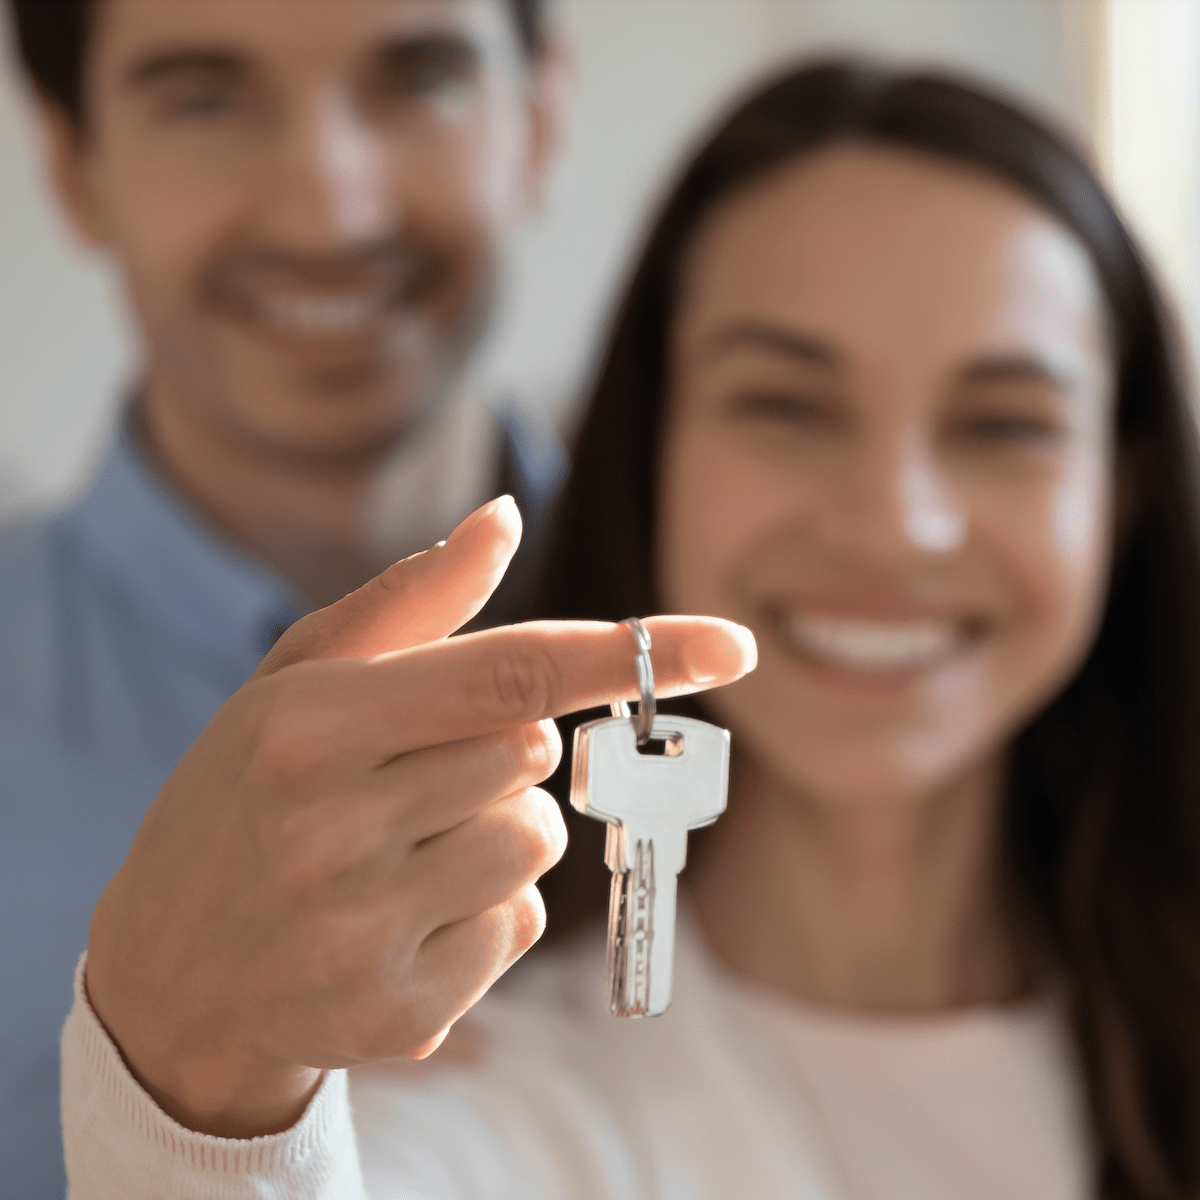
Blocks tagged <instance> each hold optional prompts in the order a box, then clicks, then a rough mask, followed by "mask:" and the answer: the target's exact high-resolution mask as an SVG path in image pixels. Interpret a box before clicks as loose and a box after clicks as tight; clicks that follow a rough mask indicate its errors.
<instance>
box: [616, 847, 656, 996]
mask: <svg viewBox="0 0 1200 1200" xmlns="http://www.w3.org/2000/svg"><path fill="white" fill-rule="evenodd" d="M622 833H623V831H615V836H614V828H613V827H612V826H610V827H609V836H608V840H607V842H606V847H605V858H606V860H609V863H610V865H612V863H613V862H616V863H617V864H620V863H621V861H622V859H623V858H624V854H623V851H624V849H625V847H624V845H623V839H622V837H621V834H622ZM653 944H654V843H653V842H643V841H641V840H639V841H638V843H637V845H636V847H635V848H634V853H633V865H632V868H631V869H630V870H628V871H625V870H614V871H613V877H612V887H611V890H610V891H609V904H608V983H609V1011H610V1012H611V1013H612V1014H613V1016H617V1017H644V1016H646V1015H647V1013H649V1011H650V961H651V948H652V946H653Z"/></svg>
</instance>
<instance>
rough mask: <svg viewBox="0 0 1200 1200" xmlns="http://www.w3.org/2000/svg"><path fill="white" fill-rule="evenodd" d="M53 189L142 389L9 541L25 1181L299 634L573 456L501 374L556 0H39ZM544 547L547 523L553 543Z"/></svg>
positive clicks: (46, 1161)
mask: <svg viewBox="0 0 1200 1200" xmlns="http://www.w3.org/2000/svg"><path fill="white" fill-rule="evenodd" d="M13 10H14V14H15V17H16V26H17V32H18V39H19V45H20V48H21V53H22V57H23V60H24V64H25V66H26V68H27V70H28V72H29V74H30V76H31V78H32V81H33V84H34V87H35V92H36V95H37V98H38V108H39V111H40V114H41V119H42V123H43V125H44V131H45V138H46V144H47V147H48V155H49V162H50V167H51V173H52V177H53V179H54V182H55V184H56V186H57V190H58V192H59V195H60V196H61V198H62V200H63V202H64V205H65V207H66V209H67V211H68V213H69V215H70V217H71V219H72V221H73V224H74V225H75V227H76V228H77V229H78V230H79V232H80V233H81V234H82V235H83V236H84V238H85V239H87V240H88V241H89V242H91V243H92V244H94V245H96V246H98V247H100V248H102V249H104V250H105V251H107V252H108V253H109V254H110V255H111V256H112V258H113V259H114V260H115V262H116V264H117V266H118V267H119V269H120V272H121V275H122V277H123V280H124V284H125V289H126V292H127V296H128V300H129V304H130V307H131V309H132V311H133V313H134V315H135V318H136V321H137V324H138V327H139V330H140V334H141V345H142V361H141V366H140V372H139V375H138V379H137V386H136V390H135V392H134V394H133V398H132V400H131V403H130V404H129V406H128V408H127V410H126V412H125V413H124V415H123V417H122V422H121V427H120V430H119V432H118V434H117V437H116V440H115V443H114V445H113V448H112V450H111V451H110V453H109V454H108V457H107V459H106V461H105V462H104V464H103V466H102V468H101V470H100V472H99V474H98V476H97V478H96V480H95V481H94V483H93V485H92V486H91V488H90V490H89V491H88V492H87V494H86V495H85V496H84V497H83V499H82V500H81V501H80V502H79V503H78V504H76V505H75V506H74V507H73V508H72V509H70V510H69V511H67V512H65V513H63V514H61V515H60V516H57V517H55V518H54V519H52V520H49V521H47V522H45V523H42V524H39V525H36V526H34V527H31V528H27V529H25V530H23V531H21V532H19V533H17V534H15V535H12V536H10V537H8V538H7V539H6V540H5V541H4V542H0V616H2V617H3V620H2V622H0V664H2V665H0V956H2V960H3V967H2V968H0V1129H2V1131H3V1132H2V1133H0V1179H3V1181H4V1187H3V1190H4V1194H5V1195H6V1196H9V1197H14V1198H17V1197H26V1196H28V1197H38V1198H39V1200H43V1198H44V1197H47V1196H51V1195H54V1194H61V1192H62V1186H63V1184H62V1180H63V1174H62V1165H61V1161H62V1160H61V1152H60V1149H59V1132H58V1098H57V1074H58V1062H57V1058H58V1056H57V1044H58V1033H59V1029H60V1027H61V1023H62V1019H63V1017H64V1015H65V1013H66V1009H67V1007H68V1005H69V995H70V979H71V971H72V968H73V965H74V962H75V959H76V957H77V955H78V953H79V951H80V950H81V949H82V947H83V946H84V945H85V943H86V941H87V931H88V919H89V916H90V914H91V910H92V907H93V905H94V904H95V902H96V899H97V897H98V896H99V894H100V892H101V890H102V888H103V886H104V884H105V882H106V881H107V879H108V878H109V876H110V875H112V873H113V872H114V870H115V869H116V868H117V866H118V865H119V864H120V862H121V860H122V858H123V857H124V855H125V853H126V850H127V849H128V846H129V842H130V840H131V838H132V836H133V833H134V831H135V830H136V828H137V826H138V823H139V821H140V820H141V818H142V816H143V814H144V813H145V811H146V808H147V806H148V805H149V803H150V801H151V800H152V798H153V797H154V795H155V793H156V791H157V790H158V788H159V787H160V786H161V784H162V782H163V781H164V780H165V779H166V778H167V776H168V775H169V774H170V772H171V771H172V769H173V768H174V766H175V764H176V763H177V762H178V760H179V759H180V757H181V755H182V754H183V753H184V751H185V749H186V748H187V746H188V745H189V744H190V743H191V742H192V741H193V740H194V739H195V738H196V736H197V735H198V734H199V733H200V731H201V730H202V729H203V728H204V727H205V725H206V724H207V723H208V721H209V720H210V718H211V717H212V715H213V713H214V712H215V711H216V710H217V709H218V708H219V707H220V705H221V704H222V703H223V702H224V701H225V700H226V698H227V697H228V696H230V695H231V694H232V693H233V692H234V691H235V690H237V689H238V688H239V687H240V686H241V684H242V683H243V681H244V680H245V679H246V677H247V676H248V675H249V674H250V673H251V672H252V671H253V670H254V668H255V667H256V665H257V663H258V661H259V659H260V658H261V657H262V655H263V654H264V653H265V652H266V651H267V650H268V649H269V648H270V646H271V645H272V643H273V642H274V640H275V639H276V638H277V637H278V636H279V634H280V632H281V631H282V630H283V629H285V628H286V627H287V626H288V625H289V624H290V623H291V622H292V621H294V620H295V619H296V618H298V617H299V616H301V615H302V614H304V613H306V612H308V611H310V610H311V609H312V608H313V607H314V606H318V605H323V604H327V603H328V602H330V601H331V600H334V599H336V598H338V597H340V596H342V595H344V594H345V593H347V592H349V591H351V590H353V589H354V588H356V587H358V586H359V585H360V584H362V583H363V582H365V581H366V580H367V579H369V578H371V577H372V576H374V575H376V574H377V573H378V572H379V571H380V570H381V569H382V568H383V567H385V566H386V565H387V564H388V563H390V562H392V561H393V560H395V559H397V558H400V557H402V556H403V555H405V554H408V553H410V552H412V551H414V550H417V549H419V548H422V547H424V546H426V545H428V544H429V543H431V542H433V541H435V540H436V539H437V538H439V537H442V536H444V535H445V533H446V532H447V531H448V530H449V529H450V528H451V527H452V526H454V525H455V523H456V522H457V521H458V520H459V519H460V518H462V517H463V516H465V515H466V513H467V512H469V511H470V510H471V509H472V508H474V507H475V506H476V505H477V504H478V503H480V502H481V501H483V500H484V499H486V498H487V497H488V496H490V495H495V494H497V493H498V492H503V491H508V492H512V493H513V494H514V495H515V496H516V497H517V500H518V504H519V506H520V507H521V508H522V510H523V512H524V515H525V517H526V522H527V525H526V534H525V542H524V544H525V546H526V547H527V549H526V550H525V551H523V552H522V554H523V556H524V559H525V561H524V562H521V561H520V559H518V562H517V563H516V565H515V567H514V572H513V575H512V578H511V579H510V580H507V581H506V584H505V585H504V587H505V588H506V589H507V592H505V591H504V589H502V591H501V592H500V593H498V595H497V597H496V598H495V599H494V600H493V602H492V604H491V605H489V608H488V610H487V611H486V612H485V613H484V614H483V618H482V620H483V621H484V622H485V623H495V622H497V621H500V620H504V619H509V618H511V617H512V616H514V615H516V614H519V613H520V611H521V605H522V602H523V588H525V587H527V586H528V580H529V578H530V576H531V574H532V569H533V566H534V562H533V554H532V553H531V549H529V548H535V547H536V543H537V541H538V538H537V531H538V524H539V522H540V519H541V518H542V517H543V516H544V513H545V503H546V501H547V499H548V496H549V493H550V491H551V490H552V488H553V486H554V484H555V482H556V480H557V477H558V473H559V471H560V469H561V461H560V457H559V454H558V451H557V447H556V443H554V442H553V440H552V439H548V438H546V437H545V436H544V435H543V436H541V437H540V438H539V436H537V435H536V434H534V433H533V432H532V431H531V430H530V429H528V428H527V427H526V426H524V425H522V424H521V423H520V422H519V421H518V420H516V419H515V418H514V417H513V416H511V415H509V416H496V415H495V414H493V413H492V412H491V411H490V410H488V409H487V408H486V407H484V406H483V405H481V404H480V403H479V402H478V401H477V400H476V399H475V398H474V397H473V396H472V394H471V388H470V382H469V370H468V364H469V361H470V358H471V353H472V350H473V348H474V347H475V345H476V342H477V340H478V338H479V337H480V335H481V333H482V331H483V330H484V329H485V327H486V325H487V321H488V315H489V309H490V306H491V304H492V302H493V300H494V297H495V293H496V286H497V277H498V274H499V272H500V267H501V264H502V261H503V257H504V249H505V245H506V242H507V240H508V237H509V235H510V234H511V232H512V231H513V230H514V228H515V227H516V225H517V224H518V223H519V222H520V220H521V219H522V218H523V217H524V215H525V214H526V213H527V212H528V211H529V210H530V209H532V208H533V207H535V206H536V204H537V201H538V197H539V194H540V191H541V188H542V186H543V182H544V179H545V176H546V172H547V169H548V166H549V164H550V160H551V158H552V156H553V150H554V143H555V134H556V122H557V104H556V97H557V93H558V89H557V87H556V80H557V79H558V77H559V65H558V61H557V59H556V57H555V56H554V54H553V53H552V52H550V51H549V50H548V49H547V47H546V46H545V44H544V37H543V32H542V21H541V12H540V5H539V4H538V3H537V2H536V0H300V2H298V0H255V3H253V4H247V3H245V0H187V2H186V3H182V2H179V0H13ZM531 535H532V536H531Z"/></svg>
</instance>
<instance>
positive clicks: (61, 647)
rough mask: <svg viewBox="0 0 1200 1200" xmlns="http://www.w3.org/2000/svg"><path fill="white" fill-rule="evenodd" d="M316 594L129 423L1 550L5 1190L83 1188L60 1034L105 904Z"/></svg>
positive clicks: (1, 1158) (0, 1136)
mask: <svg viewBox="0 0 1200 1200" xmlns="http://www.w3.org/2000/svg"><path fill="white" fill-rule="evenodd" d="M309 607H310V605H309V604H308V603H307V601H306V600H305V599H304V598H303V597H302V596H301V595H300V594H299V593H298V592H297V591H296V590H295V588H293V587H292V586H291V585H290V584H289V583H287V582H286V581H285V580H284V579H283V578H282V577H280V576H279V575H277V574H276V573H274V572H273V571H272V570H271V569H270V568H268V567H266V566H265V565H264V564H263V563H261V562H258V561H256V560H254V559H251V558H249V557H247V556H246V555H244V554H241V553H239V552H238V551H236V550H234V549H233V548H232V547H231V546H229V545H228V544H226V543H223V542H222V541H221V540H220V539H219V538H218V537H217V536H216V535H215V534H213V533H212V532H210V531H209V530H208V529H207V528H206V527H205V526H204V525H202V524H201V523H200V521H199V520H198V519H197V518H195V517H194V516H192V515H191V513H189V512H188V510H187V509H186V508H184V507H183V505H182V504H181V503H180V502H179V501H178V500H176V499H175V497H174V496H173V495H172V494H171V492H170V491H169V490H168V489H167V488H166V486H165V485H164V484H163V483H162V482H161V481H160V479H159V478H158V477H157V476H156V475H155V473H154V471H153V468H152V467H151V466H150V465H149V463H148V462H147V461H146V459H145V457H144V456H143V455H142V453H141V451H140V449H139V448H138V446H137V444H136V441H135V439H134V436H133V434H132V431H131V429H130V428H129V425H128V423H126V425H125V427H124V428H123V429H122V431H121V433H120V436H119V437H118V439H117V441H116V443H115V445H114V446H113V448H112V450H111V452H110V454H109V455H108V458H107V460H106V461H105V463H104V465H103V467H102V469H101V471H100V473H99V476H98V477H97V478H96V480H95V482H94V483H93V485H92V487H91V488H90V490H89V491H88V492H87V494H86V495H84V496H83V497H82V499H81V500H80V501H79V502H78V503H77V504H76V505H74V506H73V507H72V508H70V509H69V510H68V511H66V512H65V513H63V514H62V515H60V516H58V517H57V518H54V519H52V520H50V521H49V522H47V523H45V524H43V525H41V526H40V527H36V528H31V529H29V530H27V531H24V532H19V533H16V534H15V535H10V536H9V537H8V538H7V539H6V540H4V541H3V542H0V1181H2V1182H0V1191H2V1192H3V1194H4V1195H5V1196H6V1197H10V1198H12V1200H16V1198H17V1197H21V1198H25V1197H28V1198H29V1200H34V1198H35V1197H36V1200H46V1198H47V1197H52V1196H61V1195H63V1193H64V1188H65V1174H64V1171H63V1166H62V1150H61V1140H60V1135H59V1116H58V1037H59V1033H60V1031H61V1028H62V1023H63V1020H64V1018H65V1017H66V1014H67V1010H68V1007H69V1002H70V994H71V978H72V974H73V971H74V965H75V961H76V960H77V959H78V957H79V954H80V952H81V951H82V950H83V949H84V947H85V946H86V945H87V935H88V923H89V921H90V919H91V912H92V908H93V906H94V905H95V903H96V900H97V899H98V898H99V895H100V893H101V891H103V889H104V886H105V884H106V883H107V882H108V880H109V878H110V877H111V876H112V874H113V872H115V871H116V869H117V867H118V866H120V864H121V861H122V860H123V859H124V857H125V853H126V851H127V850H128V848H129V843H130V842H131V841H132V839H133V835H134V833H135V832H136V830H137V827H138V825H139V823H140V822H141V819H142V817H143V815H144V814H145V812H146V809H147V807H148V806H149V804H150V801H151V800H152V799H153V798H154V796H155V793H156V792H157V791H158V789H159V788H160V787H161V786H162V784H163V782H164V780H165V779H166V778H167V776H168V775H169V774H170V773H171V771H172V770H173V769H174V767H175V764H176V763H177V762H178V761H179V759H180V758H181V757H182V755H183V753H184V751H185V750H186V749H187V748H188V746H189V745H191V743H192V742H193V741H194V740H195V739H196V737H197V736H198V735H199V734H200V732H201V731H202V730H203V729H204V727H205V726H206V725H207V724H208V722H209V720H210V719H211V718H212V716H213V714H214V713H215V712H216V711H217V709H218V708H219V707H220V706H221V705H222V704H223V703H224V702H225V700H226V699H227V698H228V697H229V696H230V695H231V694H232V693H233V692H235V691H236V690H237V689H238V688H239V687H240V686H241V685H242V683H243V682H245V680H246V677H247V676H248V675H249V674H250V673H251V672H252V671H253V670H254V668H255V667H256V666H257V665H258V662H259V660H260V659H261V658H262V655H263V653H264V652H265V650H266V649H268V648H269V647H270V644H271V641H272V639H273V636H276V635H277V632H278V631H279V630H281V629H283V628H285V627H286V626H287V625H288V624H290V623H291V622H292V621H294V620H295V619H296V618H297V617H299V616H301V615H302V614H303V613H305V612H306V611H307V610H308V608H309Z"/></svg>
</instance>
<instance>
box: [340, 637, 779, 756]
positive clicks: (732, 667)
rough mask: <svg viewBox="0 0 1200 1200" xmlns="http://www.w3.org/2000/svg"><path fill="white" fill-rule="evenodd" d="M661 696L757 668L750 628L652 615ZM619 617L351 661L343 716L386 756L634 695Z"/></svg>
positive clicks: (630, 656) (630, 645)
mask: <svg viewBox="0 0 1200 1200" xmlns="http://www.w3.org/2000/svg"><path fill="white" fill-rule="evenodd" d="M645 624H646V628H647V629H648V630H649V631H650V637H651V641H652V649H651V652H650V657H651V661H652V663H653V664H654V680H655V695H656V696H658V697H659V698H665V697H668V696H681V695H686V694H688V693H691V692H698V691H704V690H705V689H707V688H713V687H720V686H722V685H723V684H727V683H732V682H733V681H734V680H736V679H740V678H741V677H742V676H743V675H745V674H746V673H747V672H748V671H751V670H753V669H754V665H755V663H756V662H757V656H758V651H757V647H756V646H755V642H754V635H753V634H752V633H751V632H750V631H749V630H748V629H746V628H744V627H743V626H741V625H735V624H734V623H733V622H732V621H725V620H722V619H721V618H719V617H677V616H670V617H648V618H646V620H645ZM635 660H636V644H635V642H634V639H633V636H632V634H631V632H630V630H629V629H628V628H627V627H626V626H624V625H611V624H607V623H604V622H599V621H535V622H530V623H528V624H525V625H509V626H504V627H502V628H499V629H488V630H485V631H483V632H480V633H472V634H465V635H463V636H461V637H456V638H451V639H450V640H449V641H444V642H436V643H431V644H429V645H424V646H417V647H413V648H412V649H409V650H401V651H397V652H396V653H393V654H385V655H379V656H378V657H376V658H373V659H359V660H345V661H343V663H341V664H339V666H341V667H343V668H344V669H345V670H346V671H347V673H348V675H352V676H353V678H352V679H351V678H348V679H347V683H348V684H350V685H351V686H350V687H349V688H348V689H347V693H348V694H347V695H346V697H345V700H344V702H343V703H344V705H345V707H344V708H343V710H342V715H343V718H344V719H345V720H346V721H348V722H349V723H350V726H351V727H352V728H353V729H355V731H356V740H358V741H359V744H360V745H364V746H369V749H370V751H371V752H375V753H378V754H379V755H380V756H381V757H383V758H391V757H395V756H396V755H399V754H405V753H407V752H408V751H410V750H416V749H418V748H420V747H423V746H435V745H440V744H442V743H445V742H456V741H461V740H464V739H466V738H474V737H482V736H485V735H487V734H491V733H496V732H498V731H499V730H502V729H507V728H510V727H511V726H513V725H520V724H524V723H526V722H529V721H540V720H542V719H543V718H545V717H560V716H563V715H565V714H566V713H570V712H576V711H578V710H579V709H586V708H596V707H598V706H600V705H604V704H609V703H611V702H612V701H614V700H635V699H637V696H638V686H637V670H636V666H635Z"/></svg>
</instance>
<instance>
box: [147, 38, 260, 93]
mask: <svg viewBox="0 0 1200 1200" xmlns="http://www.w3.org/2000/svg"><path fill="white" fill-rule="evenodd" d="M247 66H248V63H247V61H246V58H245V56H244V55H241V54H238V53H236V52H235V51H232V50H224V49H220V48H218V47H189V48H187V49H180V50H162V51H159V52H157V53H153V54H148V55H146V56H145V57H144V58H140V59H138V60H137V62H135V63H133V65H132V66H130V67H129V69H128V70H127V71H125V73H124V79H125V83H126V84H127V85H128V86H130V87H135V88H136V87H146V86H147V85H149V84H154V83H158V82H159V81H160V80H162V79H169V78H171V77H172V76H175V75H185V74H195V73H203V74H206V75H237V74H240V73H242V72H244V71H245V70H246V68H247Z"/></svg>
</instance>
